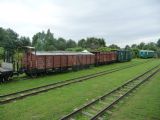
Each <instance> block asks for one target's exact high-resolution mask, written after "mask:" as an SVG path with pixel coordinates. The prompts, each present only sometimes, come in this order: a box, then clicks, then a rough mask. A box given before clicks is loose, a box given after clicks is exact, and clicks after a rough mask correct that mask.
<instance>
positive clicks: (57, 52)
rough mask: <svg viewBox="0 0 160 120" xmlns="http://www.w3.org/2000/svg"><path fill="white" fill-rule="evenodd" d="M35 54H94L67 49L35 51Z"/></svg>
mask: <svg viewBox="0 0 160 120" xmlns="http://www.w3.org/2000/svg"><path fill="white" fill-rule="evenodd" d="M32 54H36V55H94V54H93V53H90V52H69V51H36V53H35V52H32Z"/></svg>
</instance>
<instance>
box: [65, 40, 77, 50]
mask: <svg viewBox="0 0 160 120" xmlns="http://www.w3.org/2000/svg"><path fill="white" fill-rule="evenodd" d="M76 46H77V44H76V42H75V41H73V40H71V39H69V40H67V43H66V48H75V47H76Z"/></svg>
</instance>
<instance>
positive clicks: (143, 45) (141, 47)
mask: <svg viewBox="0 0 160 120" xmlns="http://www.w3.org/2000/svg"><path fill="white" fill-rule="evenodd" d="M144 47H145V43H144V42H141V43H140V44H139V45H138V48H139V49H141V50H143V49H144Z"/></svg>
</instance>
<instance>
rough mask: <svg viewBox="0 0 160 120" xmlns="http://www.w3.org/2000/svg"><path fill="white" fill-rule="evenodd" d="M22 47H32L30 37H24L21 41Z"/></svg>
mask: <svg viewBox="0 0 160 120" xmlns="http://www.w3.org/2000/svg"><path fill="white" fill-rule="evenodd" d="M19 44H20V46H31V40H30V38H29V37H25V36H22V37H20V39H19Z"/></svg>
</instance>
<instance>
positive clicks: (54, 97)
mask: <svg viewBox="0 0 160 120" xmlns="http://www.w3.org/2000/svg"><path fill="white" fill-rule="evenodd" d="M152 61H153V62H149V63H147V64H141V65H139V66H135V67H133V68H128V69H125V70H122V71H118V72H115V73H112V74H108V75H104V76H101V77H97V78H94V79H92V80H89V81H84V82H81V83H77V84H72V85H69V86H67V87H63V88H59V89H56V90H51V91H49V92H46V93H42V94H39V95H37V96H32V97H28V98H26V99H23V100H19V101H16V102H13V103H9V104H6V105H2V106H1V107H0V111H1V112H0V119H1V120H12V119H13V120H14V119H16V120H39V119H40V120H51V119H52V120H57V119H59V118H61V117H62V116H63V115H65V114H67V113H69V112H71V111H72V110H73V109H75V108H77V107H80V106H81V105H83V104H85V103H86V102H88V101H90V100H91V99H93V98H96V97H98V96H100V95H103V94H104V93H106V92H109V91H111V90H113V89H114V88H116V87H118V86H120V85H121V84H123V83H124V82H126V81H127V80H129V79H131V78H133V77H135V76H137V75H138V74H141V73H143V72H145V71H147V70H148V69H150V68H152V67H153V66H155V65H157V64H159V61H158V60H152Z"/></svg>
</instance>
